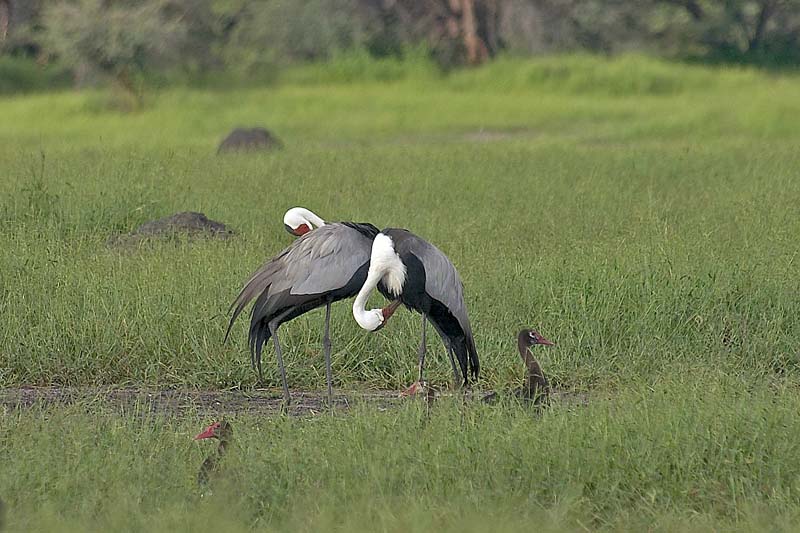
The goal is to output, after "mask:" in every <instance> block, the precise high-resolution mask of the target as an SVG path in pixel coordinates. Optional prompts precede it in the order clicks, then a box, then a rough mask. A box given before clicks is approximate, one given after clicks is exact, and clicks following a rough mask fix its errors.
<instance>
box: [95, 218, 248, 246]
mask: <svg viewBox="0 0 800 533" xmlns="http://www.w3.org/2000/svg"><path fill="white" fill-rule="evenodd" d="M233 234H234V232H233V230H231V229H229V228H227V227H226V226H225V224H222V223H221V222H216V221H214V220H210V219H209V218H208V217H206V216H205V215H204V214H203V213H195V212H192V211H186V212H183V213H176V214H174V215H170V216H168V217H164V218H159V219H157V220H151V221H150V222H145V223H144V224H142V225H141V226H139V227H138V228H136V230H135V231H133V232H132V233H128V234H126V235H115V236H113V237H111V238H110V239H109V240H108V245H109V246H126V245H137V244H139V243H140V242H142V241H144V240H147V239H152V238H174V237H178V236H181V235H185V236H188V237H211V238H216V239H227V238H229V237H231V236H232V235H233Z"/></svg>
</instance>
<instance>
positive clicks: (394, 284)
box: [353, 233, 406, 331]
mask: <svg viewBox="0 0 800 533" xmlns="http://www.w3.org/2000/svg"><path fill="white" fill-rule="evenodd" d="M405 279H406V267H405V265H404V264H403V262H402V261H401V260H400V258H399V257H398V256H397V253H396V252H395V251H394V243H393V242H392V239H391V237H389V236H388V235H385V234H383V233H379V234H378V235H377V236H376V237H375V239H374V240H373V241H372V252H371V254H370V262H369V270H368V271H367V279H366V281H365V282H364V285H363V286H362V287H361V290H359V291H358V295H357V296H356V299H355V301H354V302H353V317H354V318H355V319H356V322H358V325H359V326H361V327H362V328H364V329H367V330H370V331H374V330H375V329H377V328H378V327H379V326H380V325H381V324H382V323H383V321H384V320H386V319H388V318H389V317H390V316H391V315H392V313H394V310H395V309H397V303H399V302H397V303H395V305H393V306H388V307H386V308H384V309H370V310H369V311H367V310H366V305H367V301H368V300H369V296H370V294H372V291H374V290H375V287H377V286H378V283H380V282H381V281H383V282H384V284H385V285H386V287H387V289H388V290H389V292H390V293H391V294H392V295H394V296H400V294H401V293H402V292H403V285H404V284H405ZM378 313H381V316H382V319H381V318H378Z"/></svg>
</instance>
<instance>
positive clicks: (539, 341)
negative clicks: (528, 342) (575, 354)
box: [536, 337, 556, 346]
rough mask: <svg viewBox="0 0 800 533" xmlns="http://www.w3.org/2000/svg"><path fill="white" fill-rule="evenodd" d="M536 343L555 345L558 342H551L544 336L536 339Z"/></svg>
mask: <svg viewBox="0 0 800 533" xmlns="http://www.w3.org/2000/svg"><path fill="white" fill-rule="evenodd" d="M536 344H543V345H545V346H555V345H556V343H554V342H550V341H549V340H547V339H545V338H544V337H539V340H538V341H536Z"/></svg>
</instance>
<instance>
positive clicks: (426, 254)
mask: <svg viewBox="0 0 800 533" xmlns="http://www.w3.org/2000/svg"><path fill="white" fill-rule="evenodd" d="M384 233H387V234H388V235H389V236H390V237H392V240H393V241H394V242H395V246H396V248H395V249H396V250H397V252H398V253H400V254H403V253H411V254H413V255H415V256H416V257H417V258H418V259H419V260H420V261H421V262H422V266H423V267H424V268H425V292H427V293H428V295H429V296H430V297H431V298H433V299H435V300H438V301H439V302H441V303H442V304H444V305H445V306H446V307H447V309H448V310H449V311H450V313H451V314H452V315H453V316H454V317H455V318H456V320H458V323H459V324H460V325H461V328H462V329H463V330H464V332H465V333H467V334H469V335H471V334H472V330H471V328H470V325H469V316H468V315H467V306H466V304H465V303H464V285H463V284H462V282H461V277H460V276H459V275H458V271H456V267H455V266H453V263H452V262H451V261H450V260H449V259H448V258H447V256H446V255H444V253H442V251H441V250H439V249H438V248H437V247H436V246H434V245H433V244H431V243H429V242H428V241H426V240H425V239H421V238H419V237H417V236H416V235H414V234H413V233H411V232H410V231H407V230H400V229H387V230H384Z"/></svg>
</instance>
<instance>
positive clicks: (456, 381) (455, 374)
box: [447, 346, 461, 389]
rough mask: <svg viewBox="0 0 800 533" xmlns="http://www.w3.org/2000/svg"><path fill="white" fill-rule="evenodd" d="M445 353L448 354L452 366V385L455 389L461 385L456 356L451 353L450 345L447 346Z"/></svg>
mask: <svg viewBox="0 0 800 533" xmlns="http://www.w3.org/2000/svg"><path fill="white" fill-rule="evenodd" d="M447 355H448V356H450V366H451V367H452V368H453V386H454V387H455V388H456V389H457V388H458V387H459V386H461V373H460V372H459V371H458V367H456V357H455V354H454V353H453V348H452V347H450V346H448V347H447Z"/></svg>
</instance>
